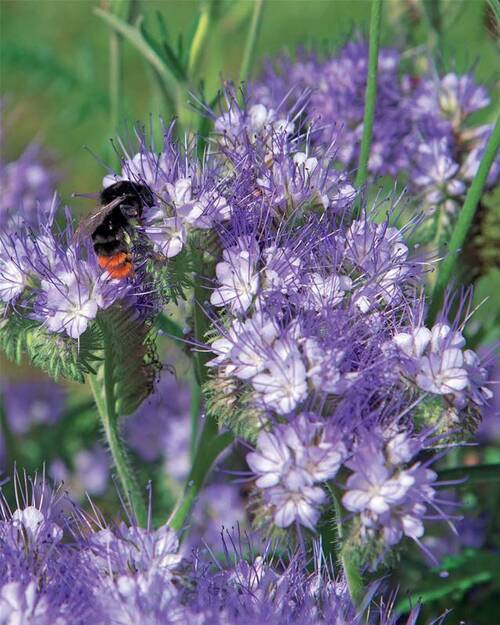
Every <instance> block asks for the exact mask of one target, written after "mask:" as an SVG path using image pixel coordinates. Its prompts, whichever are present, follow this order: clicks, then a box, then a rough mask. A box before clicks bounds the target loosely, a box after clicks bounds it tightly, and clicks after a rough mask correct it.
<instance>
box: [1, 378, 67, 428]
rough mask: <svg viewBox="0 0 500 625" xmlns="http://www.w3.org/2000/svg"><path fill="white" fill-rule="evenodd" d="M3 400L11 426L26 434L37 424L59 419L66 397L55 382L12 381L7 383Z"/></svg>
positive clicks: (48, 423) (51, 423)
mask: <svg viewBox="0 0 500 625" xmlns="http://www.w3.org/2000/svg"><path fill="white" fill-rule="evenodd" d="M3 401H4V409H5V414H6V417H7V420H8V423H9V427H10V429H11V430H12V432H14V433H15V434H25V433H26V432H28V430H29V429H30V428H31V427H33V426H34V425H38V424H47V425H53V424H54V423H57V421H58V420H59V419H60V418H61V416H62V412H63V409H64V401H65V397H64V392H63V390H62V388H61V387H60V386H58V385H57V384H54V383H53V382H37V381H30V382H11V383H9V384H6V385H4V388H3Z"/></svg>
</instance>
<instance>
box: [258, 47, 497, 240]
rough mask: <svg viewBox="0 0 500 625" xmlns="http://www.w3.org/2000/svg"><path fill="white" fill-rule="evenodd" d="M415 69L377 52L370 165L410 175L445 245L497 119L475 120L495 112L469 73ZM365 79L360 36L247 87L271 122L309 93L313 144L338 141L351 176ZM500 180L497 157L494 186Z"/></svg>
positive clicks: (376, 172)
mask: <svg viewBox="0 0 500 625" xmlns="http://www.w3.org/2000/svg"><path fill="white" fill-rule="evenodd" d="M413 64H414V68H413V67H412V63H411V62H410V63H409V62H408V60H407V59H405V60H403V58H402V56H401V54H400V53H399V52H398V51H397V50H396V49H392V48H382V49H381V50H380V54H379V60H378V74H377V108H376V114H375V119H374V127H373V142H372V146H371V150H370V159H369V163H368V167H369V171H370V172H371V174H372V175H373V176H381V175H389V176H393V177H395V176H400V177H401V178H402V179H403V181H404V182H405V183H406V184H407V185H408V187H409V189H410V191H411V192H412V193H413V194H414V195H415V196H416V200H415V201H416V204H417V206H418V209H419V210H420V211H422V210H423V211H425V213H426V214H427V215H428V217H429V221H428V223H427V228H426V235H425V238H426V239H427V240H429V241H430V240H434V241H435V242H437V243H438V245H441V244H442V242H443V240H445V238H446V236H447V235H448V232H449V226H450V224H453V223H454V218H455V217H456V214H457V211H458V208H459V207H460V206H461V204H462V203H463V199H464V197H465V193H466V189H467V188H468V186H469V185H470V182H471V180H472V178H473V176H474V175H475V173H476V171H477V169H478V166H479V162H480V160H481V157H482V155H483V153H484V149H485V147H486V143H487V140H488V138H489V136H490V134H491V132H492V129H493V126H492V124H490V123H485V124H483V125H480V126H478V125H474V123H471V115H472V114H474V113H475V112H476V111H478V110H481V109H484V108H485V107H488V106H489V104H490V103H491V98H490V96H489V94H488V91H487V89H486V87H484V86H483V85H480V84H478V83H477V82H476V80H475V79H474V77H473V76H472V75H471V74H458V73H455V72H450V73H447V74H444V75H443V76H439V75H438V74H437V72H436V71H428V72H427V73H424V74H422V73H421V72H420V71H418V70H417V67H418V62H417V59H415V60H414V63H413ZM367 73H368V44H367V42H365V41H362V40H360V41H351V42H349V43H347V44H346V45H345V46H344V47H343V48H341V49H340V50H339V51H338V52H337V53H336V54H335V55H333V56H329V57H325V58H323V57H321V56H320V55H318V54H316V53H313V52H312V53H305V52H299V53H298V55H297V58H296V59H292V58H290V57H288V56H286V55H282V56H280V57H278V58H277V59H275V60H274V61H268V63H267V65H266V67H265V70H264V72H263V74H262V76H261V77H260V79H259V80H258V81H256V82H255V83H253V84H251V85H250V86H249V101H250V104H251V106H252V109H251V110H255V109H256V108H257V107H260V108H259V116H260V117H261V118H262V119H264V118H266V116H268V115H271V114H272V112H274V110H275V109H279V108H283V107H286V106H293V105H294V104H295V103H296V102H297V100H298V99H299V98H300V97H301V96H302V94H303V93H304V90H307V92H308V94H309V96H308V97H307V98H306V99H305V100H304V99H303V101H302V103H301V109H300V110H301V121H302V123H303V124H304V125H305V126H308V125H309V126H314V125H316V126H319V128H320V131H319V132H318V131H317V132H311V140H312V141H313V142H315V143H317V144H321V145H322V146H323V147H324V148H325V147H327V146H328V145H330V143H331V142H332V139H335V143H336V148H337V158H338V159H339V160H340V161H341V162H342V164H343V165H344V167H346V168H347V170H348V171H352V170H354V169H355V168H356V167H357V165H358V159H359V147H360V142H361V135H362V130H363V113H364V97H365V88H366V79H367ZM302 97H303V96H302ZM499 175H500V161H498V159H497V161H496V162H495V163H494V165H493V167H492V168H491V170H490V173H489V176H488V181H487V188H490V189H491V188H493V187H494V186H495V184H496V183H497V181H498V179H499ZM431 217H432V219H431Z"/></svg>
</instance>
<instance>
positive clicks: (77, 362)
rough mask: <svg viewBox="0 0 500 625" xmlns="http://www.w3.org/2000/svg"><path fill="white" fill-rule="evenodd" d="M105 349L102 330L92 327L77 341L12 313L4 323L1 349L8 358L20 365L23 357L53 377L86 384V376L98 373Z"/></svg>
mask: <svg viewBox="0 0 500 625" xmlns="http://www.w3.org/2000/svg"><path fill="white" fill-rule="evenodd" d="M100 347H101V334H100V331H99V328H98V327H96V325H95V324H92V325H91V326H90V327H89V329H88V330H87V331H86V332H84V334H82V336H81V337H80V339H79V340H78V341H76V340H75V339H72V338H70V337H69V336H66V335H64V334H56V333H53V332H48V331H47V330H46V329H45V328H44V327H43V326H42V325H41V324H39V323H37V322H36V321H31V320H29V319H25V318H23V317H21V316H20V315H17V314H11V315H9V316H8V317H6V318H5V319H3V320H2V322H1V323H0V348H1V349H3V351H4V352H5V354H6V356H7V358H9V359H10V360H13V361H14V362H17V363H18V364H19V363H20V362H21V361H22V358H23V355H26V357H27V358H28V359H29V360H30V361H31V362H32V364H33V365H34V366H35V367H38V368H40V369H42V370H43V371H46V372H47V373H48V374H49V375H50V376H51V377H52V378H54V379H55V380H58V379H59V378H66V379H69V380H75V381H76V382H81V383H83V382H84V379H85V375H86V374H87V373H91V372H92V371H94V366H95V363H97V362H98V361H99V355H98V351H99V349H100Z"/></svg>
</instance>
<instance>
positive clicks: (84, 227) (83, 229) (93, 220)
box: [73, 196, 123, 243]
mask: <svg viewBox="0 0 500 625" xmlns="http://www.w3.org/2000/svg"><path fill="white" fill-rule="evenodd" d="M122 201H123V196H120V197H117V198H115V199H114V200H113V201H112V202H110V203H109V204H105V205H104V206H98V207H97V208H96V209H95V210H94V211H93V212H92V213H90V215H88V216H87V217H85V219H83V220H82V221H81V222H80V224H79V225H78V228H77V229H76V230H75V234H74V235H73V242H74V243H78V242H80V241H82V239H85V238H87V237H91V236H92V234H93V233H94V231H95V230H96V228H98V227H99V226H100V225H101V224H102V222H103V221H104V220H105V219H106V217H107V216H108V215H109V213H110V212H111V211H112V210H113V209H114V208H116V207H117V206H118V205H119V204H121V202H122Z"/></svg>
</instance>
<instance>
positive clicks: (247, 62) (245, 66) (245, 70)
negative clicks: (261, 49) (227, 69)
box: [240, 0, 264, 82]
mask: <svg viewBox="0 0 500 625" xmlns="http://www.w3.org/2000/svg"><path fill="white" fill-rule="evenodd" d="M263 9H264V0H254V4H253V13H252V21H251V22H250V29H249V31H248V35H247V41H246V44H245V50H244V52H243V60H242V62H241V69H240V82H246V81H247V80H248V77H249V76H250V72H251V71H252V66H253V62H254V58H255V49H256V44H257V39H258V37H259V31H260V26H261V23H262V12H263Z"/></svg>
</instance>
